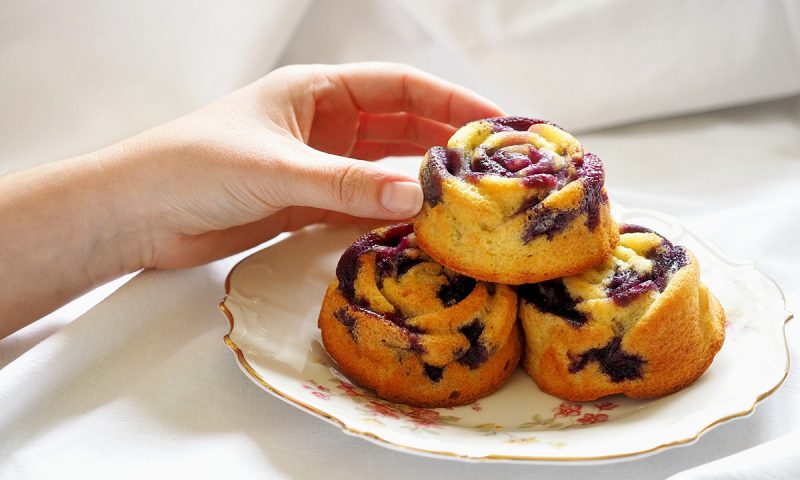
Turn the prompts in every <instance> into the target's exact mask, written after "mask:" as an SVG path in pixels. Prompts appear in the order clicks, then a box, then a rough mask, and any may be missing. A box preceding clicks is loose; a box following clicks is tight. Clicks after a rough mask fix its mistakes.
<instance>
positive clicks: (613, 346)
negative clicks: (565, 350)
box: [569, 337, 647, 383]
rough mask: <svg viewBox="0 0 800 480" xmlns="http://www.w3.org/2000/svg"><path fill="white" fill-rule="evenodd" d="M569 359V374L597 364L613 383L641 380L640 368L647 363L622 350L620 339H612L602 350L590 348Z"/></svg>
mask: <svg viewBox="0 0 800 480" xmlns="http://www.w3.org/2000/svg"><path fill="white" fill-rule="evenodd" d="M570 358H571V360H572V361H571V362H570V365H569V373H578V372H580V371H581V370H583V369H584V368H586V365H588V364H589V363H591V362H597V364H598V366H599V367H600V371H601V372H603V373H605V374H606V375H608V377H609V378H610V379H611V381H612V382H615V383H618V382H622V381H624V380H634V379H636V378H641V377H642V367H643V366H644V364H645V363H647V362H646V360H644V359H643V358H642V357H640V356H638V355H634V354H630V353H626V352H625V351H624V350H622V337H613V338H612V339H611V340H609V342H608V343H607V344H606V345H605V346H604V347H602V348H592V349H589V350H587V351H585V352H583V353H581V354H580V355H578V356H576V357H574V358H573V357H570Z"/></svg>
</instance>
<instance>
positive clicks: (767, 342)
mask: <svg viewBox="0 0 800 480" xmlns="http://www.w3.org/2000/svg"><path fill="white" fill-rule="evenodd" d="M615 210H616V212H615V218H617V219H618V221H620V222H624V223H636V224H640V225H644V226H647V227H650V228H652V229H654V230H656V231H658V232H660V233H661V234H663V235H664V236H666V237H667V238H669V239H670V240H672V241H673V242H675V243H678V244H681V245H684V246H687V247H688V248H690V249H691V250H692V251H693V252H694V253H695V255H696V256H697V258H698V259H699V260H700V265H701V268H702V278H703V281H704V282H705V283H706V284H707V285H708V286H709V288H710V289H711V290H712V291H713V292H714V293H715V294H716V295H717V297H718V298H719V300H720V301H721V302H722V305H723V306H724V308H725V311H726V313H727V318H728V322H727V326H726V333H727V338H726V340H725V344H724V346H723V348H722V350H721V351H720V353H719V354H718V355H717V357H716V359H715V360H714V363H713V364H712V365H711V367H710V368H709V369H708V371H707V372H706V373H705V374H704V375H703V376H702V377H701V378H700V379H699V380H698V381H697V382H696V383H695V384H693V385H691V386H690V387H688V388H686V389H684V390H682V391H680V392H677V393H675V394H673V395H670V396H668V397H665V398H660V399H656V400H649V401H638V400H630V399H627V398H624V397H619V396H614V397H608V398H605V399H601V400H599V401H596V402H588V403H571V402H564V401H562V400H560V399H558V398H556V397H553V396H550V395H547V394H545V393H542V392H540V391H539V389H538V388H537V387H536V384H534V383H533V381H532V380H531V379H530V378H529V377H528V376H527V375H526V374H525V373H524V372H523V371H522V370H521V369H520V370H518V371H517V372H515V373H514V375H513V376H512V377H511V380H510V381H509V382H508V383H507V384H506V385H505V386H503V387H502V388H501V389H500V390H499V391H497V392H496V393H494V394H492V395H490V396H488V397H486V398H483V399H481V400H480V401H479V402H477V403H474V404H472V405H467V406H464V407H458V408H435V409H426V408H413V407H409V406H406V405H399V404H394V403H391V402H386V401H383V400H380V399H378V398H376V397H374V396H373V395H372V394H371V393H370V392H368V391H365V390H363V389H361V388H359V387H357V386H354V385H353V384H352V383H350V382H349V381H348V380H347V379H346V378H345V377H344V376H343V375H342V374H340V373H339V372H338V371H337V369H336V364H335V363H334V362H333V361H332V360H331V359H330V357H328V355H327V354H326V352H325V350H324V349H323V348H322V345H321V343H320V335H319V331H318V330H317V316H318V314H319V309H320V305H321V302H322V297H323V294H324V292H325V288H326V287H327V285H328V283H329V282H330V281H331V280H332V279H333V276H334V271H335V268H336V263H337V262H338V260H339V256H340V255H341V254H342V252H343V251H344V249H345V248H346V247H347V246H348V245H349V244H350V243H351V242H352V241H353V240H355V239H356V238H357V237H358V236H359V235H360V234H361V233H363V232H362V231H359V230H357V229H355V228H333V227H317V228H310V229H306V230H303V231H301V232H299V233H296V234H292V235H290V236H288V237H287V238H285V239H284V240H283V241H281V242H278V243H276V244H274V245H272V246H270V247H268V248H265V249H264V250H262V251H260V252H258V253H255V254H254V255H252V256H250V257H248V258H246V259H245V260H243V261H242V262H241V263H239V264H238V265H237V266H236V267H234V268H233V270H232V271H231V273H230V275H229V276H228V281H227V282H226V293H227V296H226V297H225V299H224V300H223V302H222V304H221V305H220V307H221V308H222V310H223V312H225V314H226V315H227V317H228V319H229V320H230V325H231V331H230V333H229V334H228V335H226V336H225V343H226V344H227V345H228V346H229V347H230V348H231V349H233V351H234V352H235V354H236V359H237V360H238V362H239V366H240V367H241V368H242V370H243V371H244V372H245V373H246V374H247V375H248V376H249V377H250V378H251V379H252V380H253V381H254V382H255V383H257V384H258V385H260V386H261V387H263V388H264V389H265V390H267V391H268V392H270V393H272V394H274V395H276V396H277V397H279V398H281V399H283V400H285V401H287V402H288V403H290V404H291V405H294V406H296V407H298V408H300V409H303V410H305V411H307V412H309V413H312V414H314V415H317V416H318V417H320V418H322V419H324V420H327V421H330V422H332V423H334V424H336V425H338V426H340V427H341V428H342V430H344V431H345V432H347V433H350V434H353V435H357V436H361V437H363V438H365V439H367V440H371V441H374V442H376V443H378V444H379V445H384V446H387V447H390V448H395V449H398V450H402V451H407V452H413V453H420V454H427V455H433V456H443V457H448V458H456V459H463V460H506V461H529V462H551V463H552V462H567V461H594V462H597V461H602V460H612V459H624V458H632V457H633V456H637V455H643V454H647V453H652V452H656V451H659V450H661V449H664V448H668V447H672V446H675V445H681V444H687V443H690V442H692V441H694V440H696V439H697V438H698V437H699V436H700V435H701V434H702V433H703V432H705V431H707V430H708V429H710V428H711V427H713V426H715V425H718V424H720V423H721V422H724V421H727V420H731V419H734V418H736V417H741V416H745V415H747V414H749V413H750V412H752V411H753V409H754V408H755V406H756V404H757V403H758V402H759V401H761V400H762V399H764V398H765V397H766V396H768V395H769V394H771V393H772V392H773V391H775V389H777V388H778V386H779V385H780V384H781V382H782V381H783V379H784V378H785V377H786V374H787V372H788V369H789V353H788V349H787V346H786V338H785V335H784V324H785V322H786V321H787V320H788V319H789V318H790V317H791V315H790V314H789V313H788V312H787V311H786V307H785V302H784V298H783V294H782V293H781V291H780V289H779V288H778V287H777V286H776V285H775V283H773V282H772V280H770V279H769V278H768V277H766V276H765V275H764V274H762V273H761V272H759V271H758V270H757V269H756V268H755V267H754V266H753V265H752V264H751V263H744V262H738V261H735V260H732V259H731V258H729V257H728V256H726V255H725V254H723V253H722V252H720V251H719V250H718V249H717V248H715V247H713V246H712V245H710V244H709V243H708V242H706V241H704V240H703V239H701V238H699V237H698V236H697V235H695V234H693V233H692V232H690V231H689V230H687V229H686V228H684V227H683V226H682V225H681V224H680V222H678V221H677V220H675V219H673V218H671V217H668V216H666V215H663V214H661V213H658V212H653V211H644V210H636V209H622V208H617V207H616V206H615Z"/></svg>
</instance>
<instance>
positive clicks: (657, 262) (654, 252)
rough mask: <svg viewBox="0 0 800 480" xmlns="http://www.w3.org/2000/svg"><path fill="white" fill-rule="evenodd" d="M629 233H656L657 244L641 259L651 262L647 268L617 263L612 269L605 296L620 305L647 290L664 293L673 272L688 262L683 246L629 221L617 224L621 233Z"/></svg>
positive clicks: (625, 303) (634, 298) (626, 303)
mask: <svg viewBox="0 0 800 480" xmlns="http://www.w3.org/2000/svg"><path fill="white" fill-rule="evenodd" d="M631 233H645V234H651V235H657V236H658V237H659V244H658V245H655V246H653V247H652V248H650V249H649V250H648V251H647V252H643V253H644V258H646V259H648V260H649V261H650V262H652V267H651V269H650V270H649V271H646V272H640V271H637V270H636V269H633V268H620V267H619V265H617V267H616V268H615V270H614V273H613V275H612V277H611V280H610V281H609V282H608V286H607V287H606V292H607V295H608V297H609V298H611V299H612V300H614V303H616V304H617V305H620V306H626V305H628V304H630V303H631V302H633V301H634V300H636V299H637V298H639V297H640V296H641V295H643V294H644V293H646V292H648V291H658V292H663V291H664V289H665V288H667V283H668V282H669V278H670V277H671V276H672V274H673V273H675V272H677V271H678V270H680V269H681V268H683V267H685V266H686V265H688V263H689V256H688V254H687V253H686V249H685V248H683V247H682V246H680V245H673V244H672V242H670V241H669V240H667V239H666V238H664V237H663V236H662V235H660V234H658V233H656V232H654V231H652V230H650V229H649V228H646V227H642V226H639V225H630V224H625V225H621V226H620V234H621V235H626V234H631ZM623 242H624V239H623Z"/></svg>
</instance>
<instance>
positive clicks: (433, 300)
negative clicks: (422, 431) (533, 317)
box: [319, 223, 522, 407]
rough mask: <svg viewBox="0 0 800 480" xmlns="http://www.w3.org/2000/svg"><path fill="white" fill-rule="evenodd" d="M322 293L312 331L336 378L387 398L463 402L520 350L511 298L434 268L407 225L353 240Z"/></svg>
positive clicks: (502, 376)
mask: <svg viewBox="0 0 800 480" xmlns="http://www.w3.org/2000/svg"><path fill="white" fill-rule="evenodd" d="M336 276H337V280H335V281H334V282H333V283H331V285H330V287H328V291H327V292H326V294H325V299H324V301H323V304H322V309H321V312H320V316H319V328H320V329H321V330H322V341H323V344H324V346H325V349H326V350H327V351H328V353H329V354H330V355H331V357H333V359H334V360H335V361H336V363H337V364H338V365H339V367H340V369H341V371H342V372H344V373H345V374H346V375H347V376H348V377H350V378H351V379H353V380H354V381H355V382H357V383H359V384H361V385H363V386H365V387H368V388H371V389H373V390H375V392H376V393H377V395H378V396H380V397H381V398H384V399H386V400H390V401H395V402H402V403H407V404H410V405H415V406H424V407H444V406H451V405H462V404H466V403H470V402H473V401H475V400H476V399H478V398H480V397H482V396H485V395H488V394H489V393H491V392H493V391H495V390H496V389H498V388H499V387H500V386H501V385H502V384H503V382H504V381H505V380H506V379H507V378H508V377H509V376H510V375H511V373H512V372H513V371H514V369H515V368H516V366H517V363H518V362H519V358H520V355H521V352H522V336H521V334H520V331H519V327H518V325H517V321H516V320H517V296H516V293H515V292H514V291H513V289H511V288H510V287H508V286H506V285H494V284H491V283H485V282H479V281H476V280H474V279H472V278H469V277H465V276H463V275H459V274H457V273H455V272H453V271H451V270H449V269H447V268H445V267H443V266H442V265H440V264H438V263H436V262H434V261H433V260H431V258H430V257H429V256H428V255H426V254H425V253H424V252H423V251H422V250H420V249H419V248H417V246H416V243H415V239H414V232H413V227H412V226H411V224H407V223H406V224H399V225H393V226H391V227H385V228H381V229H378V230H375V231H373V232H370V233H368V234H366V235H364V236H362V237H361V238H359V239H358V240H356V241H355V243H353V244H352V245H351V246H350V247H349V248H348V249H347V250H346V251H345V253H344V254H343V255H342V258H341V260H340V261H339V264H338V266H337V268H336Z"/></svg>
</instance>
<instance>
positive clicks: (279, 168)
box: [110, 63, 502, 269]
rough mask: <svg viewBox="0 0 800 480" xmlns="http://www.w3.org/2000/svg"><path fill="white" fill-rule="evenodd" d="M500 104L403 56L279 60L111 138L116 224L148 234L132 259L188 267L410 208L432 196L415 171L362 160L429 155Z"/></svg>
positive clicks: (407, 212)
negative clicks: (229, 87)
mask: <svg viewBox="0 0 800 480" xmlns="http://www.w3.org/2000/svg"><path fill="white" fill-rule="evenodd" d="M501 114H502V111H501V110H499V109H498V108H497V107H496V106H494V105H493V104H491V103H489V102H488V101H486V100H484V99H482V98H480V97H478V96H477V95H475V94H474V93H471V92H470V91H468V90H466V89H464V88H461V87H457V86H455V85H452V84H449V83H447V82H445V81H443V80H440V79H438V78H436V77H433V76H431V75H428V74H425V73H422V72H420V71H418V70H415V69H412V68H410V67H406V66H401V65H396V64H386V63H361V64H349V65H338V66H326V65H307V66H291V67H285V68H281V69H278V70H276V71H274V72H272V73H270V74H269V75H267V76H266V77H264V78H262V79H261V80H259V81H257V82H255V83H254V84H252V85H250V86H248V87H246V88H244V89H242V90H240V91H237V92H235V93H233V94H231V95H229V96H227V97H225V98H223V99H221V100H219V101H217V102H216V103H214V104H212V105H210V106H208V107H206V108H204V109H202V110H199V111H197V112H194V113H192V114H190V115H187V116H185V117H183V118H180V119H178V120H175V121H173V122H170V123H168V124H166V125H163V126H161V127H158V128H156V129H154V130H151V131H149V132H145V133H144V134H142V135H140V136H138V137H135V138H133V139H131V140H129V141H126V142H123V143H122V144H120V145H117V146H114V147H112V151H111V152H110V156H111V157H113V158H116V160H115V163H116V165H118V166H119V167H120V168H121V170H118V171H119V172H124V173H120V174H118V175H119V176H120V178H123V179H124V180H123V181H122V185H123V191H124V192H125V193H124V194H123V195H119V198H118V201H116V202H115V204H116V208H117V210H118V211H120V212H121V214H120V215H118V218H119V219H120V223H119V224H120V228H122V229H123V230H125V231H126V235H130V236H132V237H130V238H136V239H138V246H137V247H136V248H135V249H134V251H133V252H131V253H132V254H133V255H138V258H132V259H128V260H127V262H128V263H129V264H130V265H133V267H134V268H135V267H137V266H139V267H145V268H177V267H186V266H191V265H196V264H200V263H204V262H207V261H210V260H213V259H216V258H221V257H224V256H227V255H229V254H232V253H234V252H237V251H241V250H243V249H245V248H248V247H250V246H253V245H257V244H258V243H260V242H263V241H265V240H267V239H269V238H271V237H272V236H274V235H276V234H277V233H280V232H282V231H287V230H294V229H297V228H301V227H303V226H305V225H308V224H311V223H316V222H332V221H333V222H335V221H346V220H347V219H349V218H351V217H350V216H356V217H367V218H376V219H387V220H394V219H404V218H409V217H411V216H413V215H415V214H416V213H417V211H418V210H419V208H420V207H421V205H422V191H421V189H420V187H419V184H418V182H417V180H416V178H413V177H408V176H405V175H403V174H400V173H397V172H394V171H391V170H388V169H386V168H384V167H381V166H380V165H378V164H374V163H371V162H367V161H362V160H375V159H378V158H382V157H385V156H390V155H395V156H401V155H422V154H424V153H425V151H426V150H427V149H428V148H429V147H430V146H433V145H443V144H446V142H447V140H448V138H449V137H450V135H451V134H452V133H453V132H454V131H455V129H456V128H457V127H459V126H461V125H462V124H464V123H466V122H468V121H470V120H474V119H477V118H483V117H490V116H497V115H501ZM354 159H356V160H354ZM127 269H130V267H128V268H127Z"/></svg>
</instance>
